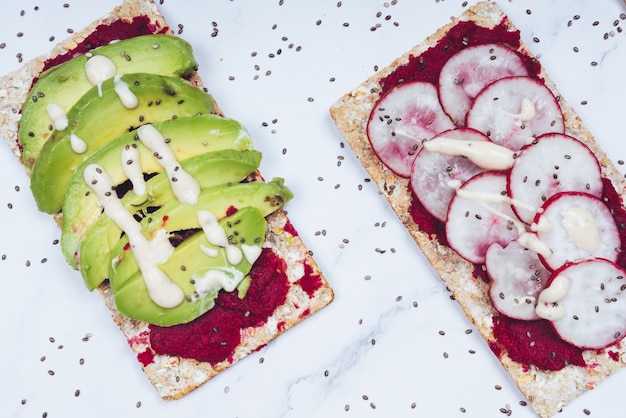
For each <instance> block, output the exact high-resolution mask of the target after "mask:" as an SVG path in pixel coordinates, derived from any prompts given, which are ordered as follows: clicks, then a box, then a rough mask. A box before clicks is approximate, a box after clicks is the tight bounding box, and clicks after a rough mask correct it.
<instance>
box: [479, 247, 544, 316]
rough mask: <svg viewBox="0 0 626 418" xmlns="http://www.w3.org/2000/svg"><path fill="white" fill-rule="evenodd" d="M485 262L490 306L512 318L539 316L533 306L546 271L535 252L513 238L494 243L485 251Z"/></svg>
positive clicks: (540, 289) (535, 303)
mask: <svg viewBox="0 0 626 418" xmlns="http://www.w3.org/2000/svg"><path fill="white" fill-rule="evenodd" d="M485 265H486V267H487V274H488V275H489V279H490V282H489V297H490V298H491V302H492V304H493V306H494V308H496V310H497V311H498V312H500V313H501V314H502V315H506V316H508V317H510V318H514V319H522V320H527V321H528V320H533V319H539V316H538V315H537V313H536V312H535V306H537V299H538V297H539V292H541V291H542V290H543V288H544V286H545V285H546V283H547V281H548V278H549V277H550V272H549V271H548V270H547V269H546V268H545V267H544V266H543V264H541V261H539V257H538V256H537V253H535V252H533V251H530V250H527V249H525V248H524V247H522V246H521V245H519V244H518V243H517V242H516V241H513V242H511V243H510V244H509V245H507V246H506V247H505V248H502V246H501V245H500V244H497V243H496V244H493V245H492V246H491V247H489V249H488V250H487V254H486V258H485Z"/></svg>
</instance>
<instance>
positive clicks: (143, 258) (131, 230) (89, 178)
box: [84, 164, 185, 308]
mask: <svg viewBox="0 0 626 418" xmlns="http://www.w3.org/2000/svg"><path fill="white" fill-rule="evenodd" d="M84 175H85V181H86V182H87V183H88V184H89V185H90V187H91V189H92V190H93V191H94V192H95V193H96V194H97V195H98V198H99V199H100V204H101V205H102V206H103V208H104V213H105V214H106V215H107V216H108V217H109V218H111V219H112V220H113V221H114V222H115V223H116V224H117V226H119V227H120V229H121V230H122V231H124V233H125V234H126V235H127V236H128V240H129V242H130V246H131V248H132V250H133V253H134V254H135V258H136V260H137V263H138V264H139V268H140V269H141V272H142V273H143V278H144V281H145V283H146V287H147V288H148V293H149V294H150V298H151V299H152V300H153V301H154V302H155V303H156V304H158V305H159V306H161V307H163V308H173V307H175V306H178V305H180V304H181V302H182V301H183V299H184V297H185V296H184V294H183V292H182V290H181V289H180V287H178V286H177V285H176V284H174V283H173V282H172V281H171V280H170V279H169V278H168V277H167V276H166V275H165V273H163V271H162V270H161V269H159V268H158V264H161V263H164V262H166V261H167V260H168V259H169V258H170V256H171V255H172V253H173V252H174V247H173V246H172V245H171V244H170V241H169V239H168V236H167V233H166V231H165V230H164V229H159V231H158V232H157V233H156V234H155V236H154V238H153V239H151V240H148V239H146V237H145V236H144V235H143V233H142V231H141V228H140V226H139V224H138V223H137V221H135V219H134V218H133V216H132V214H131V213H130V212H128V211H127V210H126V209H125V208H124V207H123V206H122V204H121V203H120V199H119V198H118V197H117V195H115V193H113V192H112V190H113V189H114V184H113V182H112V181H111V178H110V177H109V176H108V175H107V173H106V172H105V171H104V170H103V169H102V167H101V166H99V165H97V164H92V165H89V166H88V167H87V168H86V169H85V174H84Z"/></svg>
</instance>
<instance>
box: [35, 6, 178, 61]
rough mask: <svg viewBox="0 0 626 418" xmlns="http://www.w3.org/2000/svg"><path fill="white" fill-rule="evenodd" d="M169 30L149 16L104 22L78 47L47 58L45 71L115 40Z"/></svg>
mask: <svg viewBox="0 0 626 418" xmlns="http://www.w3.org/2000/svg"><path fill="white" fill-rule="evenodd" d="M167 30H168V28H167V27H164V28H159V27H156V26H155V25H154V24H153V23H151V22H150V18H149V17H148V16H137V17H134V18H133V20H131V21H127V20H116V21H115V22H112V23H111V24H109V25H105V24H102V25H99V26H97V27H96V29H95V30H94V31H93V33H91V34H90V35H89V36H87V37H86V38H85V39H84V40H83V41H82V42H81V43H79V44H78V45H77V46H76V48H74V49H72V50H71V51H68V52H66V53H65V54H62V55H59V56H57V57H55V58H52V59H49V60H46V62H44V68H43V71H46V70H48V69H50V68H52V67H55V66H57V65H59V64H62V63H64V62H65V61H69V60H70V59H72V58H74V57H77V56H79V55H84V54H86V53H87V52H89V51H91V50H92V49H94V48H98V47H101V46H104V45H107V44H109V43H111V42H112V41H115V40H121V39H128V38H132V37H135V36H140V35H150V34H156V33H165V32H167Z"/></svg>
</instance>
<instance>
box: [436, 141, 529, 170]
mask: <svg viewBox="0 0 626 418" xmlns="http://www.w3.org/2000/svg"><path fill="white" fill-rule="evenodd" d="M424 148H426V150H427V151H430V152H437V153H439V154H445V155H459V156H463V157H466V158H467V159H468V160H470V161H471V162H473V163H474V164H476V165H477V166H478V167H481V168H484V169H486V170H508V169H510V168H511V166H513V162H514V161H515V158H516V154H517V153H516V152H515V151H512V150H510V149H508V148H505V147H503V146H501V145H498V144H495V143H493V142H489V141H463V140H458V139H452V138H445V137H437V138H433V139H431V140H430V141H426V142H424Z"/></svg>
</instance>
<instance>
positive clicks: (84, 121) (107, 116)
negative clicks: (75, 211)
mask: <svg viewBox="0 0 626 418" xmlns="http://www.w3.org/2000/svg"><path fill="white" fill-rule="evenodd" d="M120 82H121V83H123V84H122V86H123V85H126V86H127V87H128V89H129V90H130V91H131V92H132V93H133V94H134V96H135V97H136V98H137V100H138V105H137V106H136V107H135V108H134V109H128V108H127V107H125V105H124V104H123V103H122V100H120V97H119V96H118V92H117V91H116V89H117V87H119V86H120V84H119V82H116V80H114V79H109V80H107V81H105V82H104V83H103V85H102V95H101V96H100V94H99V92H98V88H97V87H93V88H92V89H91V90H89V91H88V92H87V93H86V94H85V95H84V96H83V97H82V98H81V99H80V100H79V101H78V102H77V103H76V104H75V105H74V107H72V109H71V110H70V111H69V112H68V114H67V117H68V120H69V125H68V127H67V128H66V129H64V130H62V131H55V132H54V133H53V135H52V137H51V138H50V139H49V140H48V141H47V142H46V143H45V145H44V146H43V148H42V149H41V154H40V155H39V158H38V159H37V160H36V161H35V164H34V165H33V169H32V173H31V190H32V192H33V196H34V197H35V201H36V202H37V206H38V207H39V210H41V211H43V212H46V213H56V212H58V211H59V210H61V207H62V206H63V200H64V196H65V192H66V190H67V187H68V185H69V183H70V181H71V179H72V175H73V174H74V171H75V170H76V169H77V167H78V166H79V165H80V164H81V162H82V161H83V160H84V159H85V158H88V157H89V155H90V154H91V153H93V152H94V151H96V150H97V149H98V148H99V147H101V146H102V145H104V144H105V143H107V142H109V141H111V140H113V139H114V138H117V137H119V136H121V135H123V134H124V133H126V132H129V131H132V130H133V129H135V128H137V127H139V126H140V125H144V124H147V123H151V122H156V121H163V120H168V119H175V118H178V117H183V116H192V115H197V114H204V113H211V112H212V111H213V110H214V106H215V104H214V102H213V98H212V97H211V96H210V95H209V94H208V93H206V92H204V91H203V90H201V89H198V88H196V87H194V86H192V85H191V84H189V83H188V82H187V81H186V80H184V79H182V78H177V77H165V76H159V75H153V74H143V73H142V74H127V75H124V76H121V78H120ZM76 137H78V138H79V141H80V140H82V141H83V143H84V145H86V150H85V151H84V152H82V153H81V152H80V151H79V152H76V151H75V150H74V149H73V146H72V142H73V139H75V138H76Z"/></svg>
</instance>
